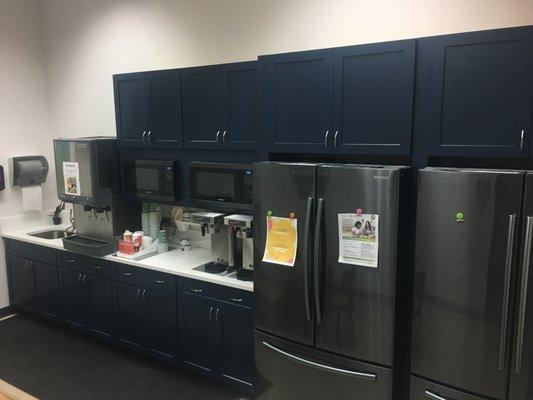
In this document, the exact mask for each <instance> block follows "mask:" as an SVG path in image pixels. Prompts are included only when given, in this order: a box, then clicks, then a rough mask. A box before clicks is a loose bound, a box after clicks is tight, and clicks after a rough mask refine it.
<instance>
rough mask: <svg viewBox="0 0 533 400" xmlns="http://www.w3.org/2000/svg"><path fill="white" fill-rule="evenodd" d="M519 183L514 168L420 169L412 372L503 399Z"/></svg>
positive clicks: (509, 339) (518, 208)
mask: <svg viewBox="0 0 533 400" xmlns="http://www.w3.org/2000/svg"><path fill="white" fill-rule="evenodd" d="M523 180H524V174H523V173H521V172H508V171H504V172H496V171H472V170H450V169H425V170H422V171H420V177H419V188H418V206H417V224H416V255H415V278H414V301H413V304H414V308H413V334H412V339H413V342H412V343H413V349H412V358H411V360H412V369H411V370H412V373H413V374H415V375H417V376H424V377H426V378H428V379H431V380H433V381H436V382H441V383H442V384H444V385H446V386H450V387H456V388H461V389H463V390H465V391H468V392H469V393H477V394H480V395H484V396H487V397H491V398H494V399H504V398H505V396H506V391H507V383H508V382H507V380H508V366H509V364H510V362H509V360H510V351H509V350H510V347H511V346H510V343H511V318H510V317H511V316H512V314H513V310H512V308H513V307H512V306H513V295H514V293H513V284H512V277H513V275H514V273H515V267H516V261H517V257H516V246H515V245H516V243H517V242H518V241H519V238H518V236H519V232H518V229H517V228H518V226H519V224H520V214H521V197H522V187H523Z"/></svg>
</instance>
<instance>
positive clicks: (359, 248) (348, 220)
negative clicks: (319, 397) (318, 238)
mask: <svg viewBox="0 0 533 400" xmlns="http://www.w3.org/2000/svg"><path fill="white" fill-rule="evenodd" d="M338 218H339V262H340V263H343V264H352V265H360V266H363V267H371V268H377V267H378V250H379V215H377V214H339V215H338Z"/></svg>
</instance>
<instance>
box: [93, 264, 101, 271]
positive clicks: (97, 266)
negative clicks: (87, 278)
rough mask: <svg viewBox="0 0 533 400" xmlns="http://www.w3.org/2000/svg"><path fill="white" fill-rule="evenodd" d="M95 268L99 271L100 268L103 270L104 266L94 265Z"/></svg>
mask: <svg viewBox="0 0 533 400" xmlns="http://www.w3.org/2000/svg"><path fill="white" fill-rule="evenodd" d="M93 269H95V270H97V271H99V270H101V269H102V267H101V266H99V265H93Z"/></svg>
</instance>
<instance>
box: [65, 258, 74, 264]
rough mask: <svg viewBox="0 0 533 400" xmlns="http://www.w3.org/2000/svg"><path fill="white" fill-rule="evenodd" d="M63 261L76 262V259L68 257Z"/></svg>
mask: <svg viewBox="0 0 533 400" xmlns="http://www.w3.org/2000/svg"><path fill="white" fill-rule="evenodd" d="M63 261H65V262H68V263H73V262H76V260H72V259H71V258H66V259H64V260H63Z"/></svg>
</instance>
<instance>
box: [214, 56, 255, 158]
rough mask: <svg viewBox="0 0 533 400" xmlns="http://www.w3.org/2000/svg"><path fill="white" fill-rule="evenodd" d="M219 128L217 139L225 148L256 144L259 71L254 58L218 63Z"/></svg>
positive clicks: (252, 146) (248, 147)
mask: <svg viewBox="0 0 533 400" xmlns="http://www.w3.org/2000/svg"><path fill="white" fill-rule="evenodd" d="M220 71H221V80H222V116H223V118H222V119H223V128H224V130H223V131H222V138H221V142H222V145H223V146H224V148H228V149H254V148H257V147H258V145H259V137H260V136H259V132H258V128H259V121H258V118H259V71H258V66H257V62H255V61H252V62H243V63H235V64H226V65H222V66H221V67H220Z"/></svg>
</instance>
